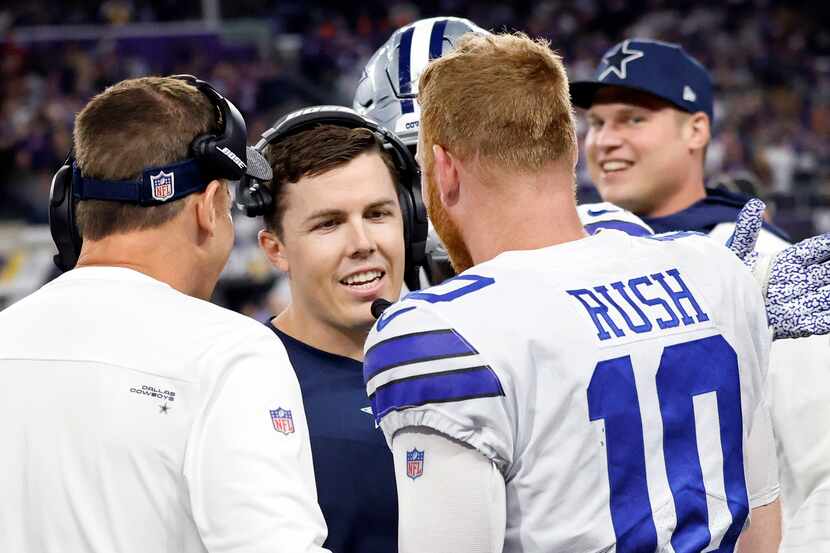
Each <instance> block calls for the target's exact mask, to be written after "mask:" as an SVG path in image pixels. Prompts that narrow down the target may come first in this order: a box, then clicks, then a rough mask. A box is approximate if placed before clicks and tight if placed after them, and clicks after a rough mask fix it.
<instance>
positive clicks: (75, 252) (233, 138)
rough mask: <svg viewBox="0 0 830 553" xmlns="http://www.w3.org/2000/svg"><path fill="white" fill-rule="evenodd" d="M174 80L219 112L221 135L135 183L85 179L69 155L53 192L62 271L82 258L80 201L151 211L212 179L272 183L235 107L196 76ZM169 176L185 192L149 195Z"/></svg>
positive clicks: (204, 137) (198, 141) (204, 139)
mask: <svg viewBox="0 0 830 553" xmlns="http://www.w3.org/2000/svg"><path fill="white" fill-rule="evenodd" d="M173 78H175V79H180V80H182V81H185V82H186V83H188V84H190V85H192V86H194V87H196V88H197V89H198V90H199V91H200V92H202V93H203V94H204V95H205V96H207V97H208V99H209V100H210V103H211V105H212V106H213V107H214V108H215V111H216V121H217V123H218V126H219V128H220V131H219V133H218V134H210V133H207V134H201V135H199V136H197V137H195V138H194V139H193V141H192V142H191V144H190V158H189V159H187V160H184V161H181V162H177V163H175V164H171V165H168V166H164V167H153V168H147V169H145V170H144V172H143V175H142V177H141V178H139V179H136V180H125V181H107V180H99V179H94V178H89V177H85V176H83V175H82V174H81V171H80V169H79V167H78V164H77V162H76V161H75V156H74V152H70V153H69V156H68V157H67V158H66V161H65V162H64V164H63V166H62V167H61V168H60V169H58V172H57V173H55V176H54V177H53V178H52V187H51V190H50V192H49V230H50V231H51V233H52V239H53V240H54V242H55V245H56V246H57V248H58V254H57V255H56V256H55V257H54V259H53V260H54V262H55V264H56V265H57V266H58V268H60V269H62V270H64V271H68V270H69V269H72V268H73V267H74V266H75V264H76V263H77V262H78V256H79V255H80V252H81V245H82V238H81V235H80V233H79V232H78V227H77V225H76V223H75V204H76V203H77V201H78V200H87V199H99V200H110V201H117V202H125V203H132V204H137V205H141V206H152V205H160V204H161V203H164V202H165V201H168V200H175V199H178V198H181V197H184V196H186V195H187V194H191V193H193V192H196V191H199V190H203V189H204V188H205V187H206V186H207V185H208V183H209V182H210V181H211V180H213V179H219V178H222V179H228V180H233V181H238V180H240V179H242V177H243V176H246V173H248V174H250V175H251V178H250V180H251V181H253V180H255V179H256V178H262V179H264V180H270V178H271V168H270V166H268V163H267V162H266V161H265V159H264V158H259V157H258V156H248V155H247V154H248V152H247V143H248V139H247V132H248V131H247V127H246V125H245V120H244V119H243V118H242V114H241V113H239V110H238V109H236V106H234V105H233V104H232V103H231V102H230V101H228V100H227V99H226V98H225V97H224V96H222V95H221V94H220V93H219V92H218V91H217V90H216V89H215V88H213V86H211V85H210V83H208V82H205V81H202V80H200V79H197V78H196V77H194V76H192V75H175V76H174V77H173ZM160 123H162V124H163V122H160ZM165 171H166V172H165ZM171 174H172V175H174V176H175V177H176V180H177V181H178V182H179V183H180V184H181V185H183V186H177V187H176V188H175V189H174V187H173V186H172V182H173V181H172V180H171V181H169V182H170V188H169V191H170V194H169V195H166V197H165V196H159V195H158V194H157V193H156V192H155V191H154V190H152V189H151V187H152V185H153V183H154V182H159V179H160V178H163V177H165V176H166V177H169V178H172V177H170V175H171ZM162 184H163V183H162ZM174 190H175V192H174Z"/></svg>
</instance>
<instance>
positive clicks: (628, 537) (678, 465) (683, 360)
mask: <svg viewBox="0 0 830 553" xmlns="http://www.w3.org/2000/svg"><path fill="white" fill-rule="evenodd" d="M656 380H657V396H658V399H659V403H660V415H661V418H662V419H663V454H664V456H665V466H666V473H667V477H668V482H669V487H670V489H671V493H672V497H673V498H674V506H675V511H676V513H677V526H676V527H675V530H674V532H673V534H672V537H671V543H672V546H673V548H674V550H675V552H676V553H693V552H699V551H703V549H704V548H706V547H707V546H709V542H710V540H711V534H710V530H709V512H708V508H707V505H706V490H705V487H704V482H703V473H702V469H701V464H700V455H699V454H698V444H697V437H696V433H695V417H694V405H693V397H694V396H696V395H699V394H704V393H707V392H715V394H716V397H717V407H718V417H719V419H720V420H719V423H720V444H721V448H722V454H723V482H724V488H725V491H726V500H727V504H728V507H729V511H730V513H731V514H732V523H731V524H730V526H729V528H728V529H727V531H726V533H725V534H724V535H723V538H722V540H721V542H720V547H718V549H716V550H715V551H718V552H721V553H731V552H732V551H733V550H734V548H735V543H736V542H737V540H738V534H740V532H741V529H742V528H743V524H744V521H745V520H746V517H747V514H748V511H749V501H748V498H747V491H746V484H745V480H744V463H743V440H742V432H743V424H742V417H741V390H740V377H739V374H738V360H737V355H736V354H735V350H733V349H732V347H731V346H730V345H729V344H728V343H727V342H726V340H725V339H724V338H723V337H722V336H720V335H717V336H711V337H708V338H702V339H699V340H693V341H690V342H684V343H681V344H676V345H673V346H669V347H666V348H665V349H664V350H663V355H662V357H661V358H660V366H659V368H658V369H657V375H656ZM588 411H589V416H590V419H591V420H592V421H593V420H599V419H603V420H604V421H605V430H606V443H607V453H608V480H609V484H610V488H611V519H612V522H613V525H614V532H615V534H616V537H617V552H618V553H635V552H636V553H641V552H653V551H656V549H657V530H656V527H655V524H654V517H653V514H652V509H651V502H650V500H649V495H648V485H647V480H646V458H645V445H644V441H643V421H642V418H641V415H640V402H639V399H638V397H637V389H636V387H635V380H634V368H633V366H632V365H631V357H630V356H625V357H617V358H615V359H609V360H607V361H602V362H600V363H598V364H597V366H596V368H595V369H594V374H593V376H592V377H591V384H590V385H589V386H588Z"/></svg>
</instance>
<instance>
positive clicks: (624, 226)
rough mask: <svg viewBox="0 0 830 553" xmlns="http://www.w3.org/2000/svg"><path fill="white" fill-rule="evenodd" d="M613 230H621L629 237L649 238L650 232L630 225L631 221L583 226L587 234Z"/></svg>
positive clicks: (603, 222) (636, 225) (638, 226)
mask: <svg viewBox="0 0 830 553" xmlns="http://www.w3.org/2000/svg"><path fill="white" fill-rule="evenodd" d="M602 229H613V230H621V231H623V232H624V233H626V234H629V235H631V236H651V234H652V233H651V232H649V231H648V229H647V228H645V227H643V226H640V225H638V224H637V223H632V222H631V221H620V220H617V219H614V220H610V221H597V222H596V223H588V224H587V225H585V232H587V233H588V234H596V232H597V231H598V230H602Z"/></svg>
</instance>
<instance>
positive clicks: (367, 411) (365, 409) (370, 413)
mask: <svg viewBox="0 0 830 553" xmlns="http://www.w3.org/2000/svg"><path fill="white" fill-rule="evenodd" d="M360 410H361V411H363V412H364V413H366V414H367V415H369V416H370V417H374V416H375V414H374V413H372V406H371V405H370V406H368V407H361V408H360ZM374 422H375V428H377V427H378V421H374Z"/></svg>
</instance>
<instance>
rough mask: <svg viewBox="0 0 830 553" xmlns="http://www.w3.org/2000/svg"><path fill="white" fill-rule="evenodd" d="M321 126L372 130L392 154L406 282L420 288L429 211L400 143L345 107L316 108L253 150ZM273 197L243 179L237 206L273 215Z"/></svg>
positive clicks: (295, 115)
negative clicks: (396, 177) (404, 253)
mask: <svg viewBox="0 0 830 553" xmlns="http://www.w3.org/2000/svg"><path fill="white" fill-rule="evenodd" d="M319 125H337V126H340V127H346V128H349V129H356V128H366V129H369V130H370V131H372V133H373V134H374V135H375V138H376V139H377V141H378V143H379V144H380V146H381V147H382V148H383V150H384V151H386V152H389V153H390V154H391V155H392V158H393V159H394V162H395V168H396V169H397V171H398V175H399V179H398V186H397V189H398V199H399V202H400V204H401V215H402V216H403V232H404V244H405V248H406V255H405V269H404V282H406V285H407V287H408V288H409V289H410V290H416V289H419V288H420V282H419V279H418V268H419V267H421V266H422V265H423V264H424V260H425V253H424V252H425V248H426V241H427V212H426V208H425V207H424V202H423V199H422V198H421V172H420V169H419V168H418V163H417V162H416V161H415V158H414V157H412V154H411V153H410V151H409V149H408V148H407V147H406V145H404V143H403V142H401V140H400V139H399V138H398V137H397V136H395V135H394V134H392V133H391V132H389V131H388V130H386V129H385V128H383V127H381V126H380V125H379V124H378V123H375V122H374V121H372V120H371V119H368V118H366V117H364V116H362V115H359V114H358V113H357V112H355V111H354V110H352V109H349V108H347V107H342V106H315V107H310V108H304V109H300V110H297V111H293V112H291V113H289V114H287V115H285V116H284V117H281V118H280V119H279V120H278V121H277V122H276V123H274V126H273V127H271V128H270V129H268V130H267V131H265V132H264V133H262V138H261V140H260V141H259V142H257V144H256V146H254V149H256V150H257V151H258V152H259V153H260V154H262V153H263V150H264V149H265V147H266V146H267V145H269V144H273V143H275V142H279V141H280V140H284V139H286V138H287V137H289V136H293V135H295V134H298V133H300V132H303V131H306V130H309V129H312V128H314V127H317V126H319ZM273 202H274V198H273V195H272V193H271V189H270V188H269V187H268V183H265V182H261V181H256V180H254V179H250V178H247V177H243V178H242V179H241V180H240V181H239V188H238V190H237V193H236V204H237V207H238V208H239V209H240V210H241V211H242V212H243V213H245V215H247V216H248V217H257V216H260V215H267V214H269V213H271V210H272V208H273Z"/></svg>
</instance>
